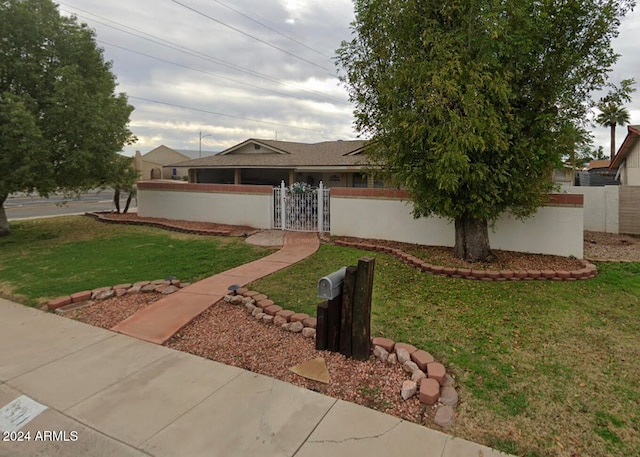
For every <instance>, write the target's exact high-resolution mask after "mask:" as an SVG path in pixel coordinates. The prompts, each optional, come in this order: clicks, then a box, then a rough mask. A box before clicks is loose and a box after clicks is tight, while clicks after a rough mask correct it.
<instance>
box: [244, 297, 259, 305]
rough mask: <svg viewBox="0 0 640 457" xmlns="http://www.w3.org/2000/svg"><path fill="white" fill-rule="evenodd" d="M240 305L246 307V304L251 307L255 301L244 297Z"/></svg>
mask: <svg viewBox="0 0 640 457" xmlns="http://www.w3.org/2000/svg"><path fill="white" fill-rule="evenodd" d="M242 303H244V304H245V305H246V304H247V303H250V304H252V305H255V304H256V301H255V300H254V299H253V298H251V297H244V298H243V299H242Z"/></svg>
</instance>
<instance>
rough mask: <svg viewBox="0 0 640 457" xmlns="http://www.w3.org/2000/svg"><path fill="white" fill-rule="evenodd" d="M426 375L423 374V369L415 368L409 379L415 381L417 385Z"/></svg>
mask: <svg viewBox="0 0 640 457" xmlns="http://www.w3.org/2000/svg"><path fill="white" fill-rule="evenodd" d="M426 377H427V375H426V374H424V371H422V370H416V371H414V372H413V373H412V374H411V380H412V381H415V382H416V383H417V384H418V385H419V384H420V381H422V380H423V379H426Z"/></svg>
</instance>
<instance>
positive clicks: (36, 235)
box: [0, 216, 272, 305]
mask: <svg viewBox="0 0 640 457" xmlns="http://www.w3.org/2000/svg"><path fill="white" fill-rule="evenodd" d="M12 231H13V233H12V234H11V235H10V236H8V237H3V238H0V293H2V295H4V296H6V297H9V298H13V299H16V300H18V301H20V302H22V303H25V304H27V305H36V304H39V303H41V302H43V301H46V300H47V299H48V298H54V297H57V296H60V295H67V294H71V293H74V292H78V291H81V290H87V289H93V288H96V287H102V286H111V285H115V284H121V283H128V282H136V281H144V280H154V279H164V278H167V277H169V276H174V277H176V278H179V279H180V280H181V281H183V282H192V281H195V280H198V279H202V278H205V277H207V276H211V275H212V274H215V273H219V272H221V271H224V270H227V269H229V268H233V267H235V266H238V265H242V264H243V263H246V262H249V261H252V260H255V259H257V258H259V257H262V256H264V255H266V254H268V253H270V252H272V251H270V250H267V249H264V248H258V247H254V246H250V245H248V244H246V243H245V242H244V239H240V238H232V237H203V236H196V235H185V234H178V233H173V232H168V231H165V230H160V229H155V228H149V227H135V226H127V225H116V224H104V223H101V222H97V221H95V220H94V219H91V218H88V217H82V216H72V217H60V218H51V219H49V218H47V219H39V220H32V221H24V222H16V223H13V224H12Z"/></svg>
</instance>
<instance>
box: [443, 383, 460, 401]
mask: <svg viewBox="0 0 640 457" xmlns="http://www.w3.org/2000/svg"><path fill="white" fill-rule="evenodd" d="M440 401H441V402H442V403H444V404H445V405H448V406H456V405H457V404H458V392H457V391H456V389H455V388H453V387H451V386H447V387H443V388H442V389H440Z"/></svg>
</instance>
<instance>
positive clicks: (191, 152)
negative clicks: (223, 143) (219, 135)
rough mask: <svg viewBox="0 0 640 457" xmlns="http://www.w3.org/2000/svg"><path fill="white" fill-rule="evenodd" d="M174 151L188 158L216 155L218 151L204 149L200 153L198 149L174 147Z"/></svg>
mask: <svg viewBox="0 0 640 457" xmlns="http://www.w3.org/2000/svg"><path fill="white" fill-rule="evenodd" d="M174 151H177V152H179V153H180V154H182V155H184V156H187V157H188V158H189V159H191V160H193V159H199V158H200V157H208V156H213V155H216V154H217V153H218V152H219V151H205V150H202V154H201V153H200V151H194V150H192V149H174Z"/></svg>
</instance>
